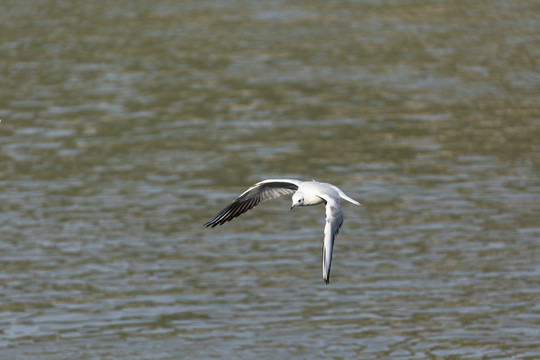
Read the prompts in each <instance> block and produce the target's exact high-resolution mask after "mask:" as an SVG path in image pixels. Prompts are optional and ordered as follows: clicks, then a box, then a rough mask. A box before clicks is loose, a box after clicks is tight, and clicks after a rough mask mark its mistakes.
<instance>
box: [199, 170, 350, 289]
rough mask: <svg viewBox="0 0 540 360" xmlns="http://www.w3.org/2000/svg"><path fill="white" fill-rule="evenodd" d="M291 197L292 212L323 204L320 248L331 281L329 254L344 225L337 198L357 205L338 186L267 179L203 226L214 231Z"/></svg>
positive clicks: (324, 276)
mask: <svg viewBox="0 0 540 360" xmlns="http://www.w3.org/2000/svg"><path fill="white" fill-rule="evenodd" d="M292 193H294V194H293V196H292V205H291V210H292V209H293V208H295V207H296V206H311V205H318V204H321V203H323V202H324V203H325V204H326V224H325V226H324V240H323V247H322V268H323V280H324V282H325V283H326V284H328V282H329V281H330V265H331V263H332V250H333V248H334V238H335V236H336V235H337V234H338V232H339V229H340V228H341V225H342V224H343V214H342V212H341V206H340V204H339V198H342V199H345V200H347V201H349V202H351V203H353V204H355V205H360V203H359V202H358V201H356V200H353V199H351V198H350V197H348V196H347V195H345V193H344V192H343V191H341V190H340V189H339V188H338V187H337V186H334V185H332V184H327V183H320V182H317V181H315V180H313V181H299V180H291V179H269V180H263V181H261V182H258V183H257V184H255V185H253V186H252V187H250V188H249V189H247V190H246V191H244V192H243V193H242V194H241V195H240V196H239V197H237V198H236V200H234V201H233V202H232V203H230V204H229V205H227V207H225V208H224V209H223V210H221V211H220V212H219V214H217V215H216V216H214V218H213V219H212V220H210V221H208V222H207V223H206V224H204V225H205V226H206V227H209V226H210V227H215V226H217V225H223V224H224V223H226V222H227V221H231V220H232V219H234V218H235V217H237V216H240V215H242V214H243V213H245V212H246V211H248V210H251V209H253V208H254V207H255V206H257V205H259V204H260V203H261V202H263V201H264V200H269V199H275V198H277V197H280V196H281V195H287V194H292Z"/></svg>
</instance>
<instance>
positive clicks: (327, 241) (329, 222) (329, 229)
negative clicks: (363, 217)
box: [322, 197, 343, 284]
mask: <svg viewBox="0 0 540 360" xmlns="http://www.w3.org/2000/svg"><path fill="white" fill-rule="evenodd" d="M324 199H325V201H326V224H325V225H324V240H323V247H322V268H323V280H324V282H325V283H326V284H328V283H329V282H330V265H331V264H332V250H333V249H334V238H335V237H336V235H337V234H338V232H339V229H340V228H341V225H343V214H342V212H341V206H340V205H339V201H338V200H336V199H332V198H330V197H325V198H324Z"/></svg>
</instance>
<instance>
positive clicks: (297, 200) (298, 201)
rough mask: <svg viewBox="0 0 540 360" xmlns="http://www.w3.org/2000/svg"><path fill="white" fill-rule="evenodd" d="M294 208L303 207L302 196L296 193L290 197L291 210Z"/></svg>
mask: <svg viewBox="0 0 540 360" xmlns="http://www.w3.org/2000/svg"><path fill="white" fill-rule="evenodd" d="M295 206H304V194H302V193H301V192H298V191H297V192H295V193H294V194H293V196H292V205H291V210H292V209H294V207H295Z"/></svg>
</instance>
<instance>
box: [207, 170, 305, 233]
mask: <svg viewBox="0 0 540 360" xmlns="http://www.w3.org/2000/svg"><path fill="white" fill-rule="evenodd" d="M300 183H301V181H298V180H290V179H270V180H263V181H261V182H258V183H257V184H255V185H253V186H252V187H250V188H249V189H247V190H246V191H245V192H244V193H243V194H242V195H240V196H239V197H237V198H236V200H234V201H233V202H232V203H230V204H229V205H227V207H225V208H224V209H223V210H221V211H220V212H219V214H217V215H216V216H214V218H213V219H212V220H210V221H208V222H207V223H206V224H204V226H206V227H209V226H211V227H214V226H217V225H223V224H224V223H226V222H227V221H231V220H232V219H234V218H235V217H237V216H240V215H242V214H243V213H245V212H246V211H248V210H251V209H253V208H254V207H255V206H257V205H259V204H260V203H261V202H263V201H265V200H268V199H275V198H277V197H280V196H281V195H287V194H292V193H294V192H295V191H296V190H298V185H299V184H300Z"/></svg>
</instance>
